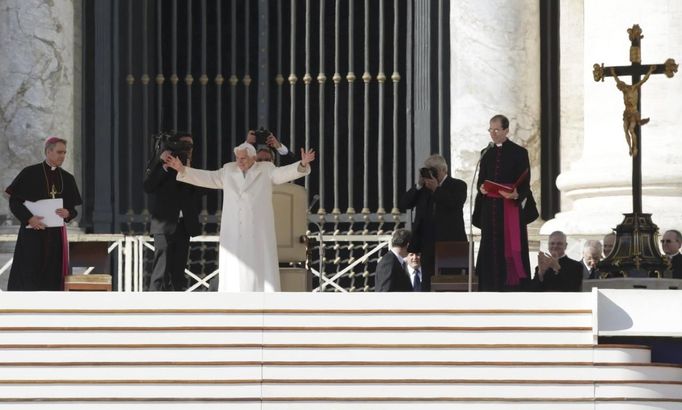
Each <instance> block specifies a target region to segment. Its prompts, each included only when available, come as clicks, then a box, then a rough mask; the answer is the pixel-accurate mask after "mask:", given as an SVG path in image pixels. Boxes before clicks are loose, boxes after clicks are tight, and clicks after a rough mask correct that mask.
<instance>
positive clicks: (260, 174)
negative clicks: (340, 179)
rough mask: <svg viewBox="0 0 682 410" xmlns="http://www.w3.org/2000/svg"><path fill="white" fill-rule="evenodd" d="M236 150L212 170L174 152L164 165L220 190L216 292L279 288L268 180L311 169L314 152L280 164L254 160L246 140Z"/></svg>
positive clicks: (180, 178)
mask: <svg viewBox="0 0 682 410" xmlns="http://www.w3.org/2000/svg"><path fill="white" fill-rule="evenodd" d="M234 153H235V156H236V161H235V162H230V163H227V164H225V165H223V167H222V169H219V170H215V171H206V170H201V169H194V168H190V167H187V166H184V165H183V164H182V163H181V162H180V161H179V160H178V159H177V158H175V157H169V158H168V159H167V161H166V164H167V165H168V166H170V167H171V168H174V169H175V170H177V171H178V175H177V180H178V181H182V182H185V183H188V184H192V185H197V186H201V187H205V188H213V189H222V190H223V212H222V217H221V220H220V251H219V254H218V257H219V271H220V272H219V275H218V278H219V285H218V291H219V292H278V291H279V290H280V283H279V267H278V266H279V265H278V259H277V242H276V236H275V217H274V210H273V208H272V185H273V184H283V183H285V182H289V181H293V180H294V179H296V178H300V177H302V176H305V175H308V174H310V165H309V163H310V162H311V161H313V160H314V159H315V152H314V151H313V150H309V151H305V150H303V149H301V161H298V162H295V163H293V164H291V165H287V166H283V167H275V166H274V165H273V164H272V163H271V162H256V150H255V148H254V147H253V146H252V145H251V144H248V143H244V144H241V145H240V146H238V147H237V148H235V149H234Z"/></svg>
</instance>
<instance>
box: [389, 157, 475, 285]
mask: <svg viewBox="0 0 682 410" xmlns="http://www.w3.org/2000/svg"><path fill="white" fill-rule="evenodd" d="M466 196H467V185H466V183H465V182H464V181H462V180H459V179H455V178H452V177H450V176H449V175H448V164H447V163H446V162H445V158H443V157H442V156H441V155H431V156H430V157H428V158H427V159H426V161H424V168H421V169H420V170H419V180H418V183H417V186H414V187H412V188H410V190H408V191H407V192H406V193H405V195H404V196H403V198H402V201H401V202H400V208H401V209H411V208H414V209H415V213H414V214H413V218H414V220H413V221H412V244H411V246H410V248H411V249H412V252H421V254H422V268H423V270H422V275H423V282H422V291H429V290H430V289H431V276H432V275H434V274H436V273H437V272H434V265H435V254H434V253H435V244H436V242H437V241H466V240H467V238H466V232H465V230H464V216H463V213H462V208H463V206H464V202H465V201H466Z"/></svg>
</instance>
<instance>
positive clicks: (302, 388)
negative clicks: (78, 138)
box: [0, 292, 682, 410]
mask: <svg viewBox="0 0 682 410" xmlns="http://www.w3.org/2000/svg"><path fill="white" fill-rule="evenodd" d="M594 301H595V298H594V295H593V294H590V293H577V294H576V293H573V294H511V293H505V294H493V293H487V294H476V293H474V294H460V293H456V294H455V293H450V294H446V293H441V294H409V293H404V294H305V293H298V294H293V293H290V294H284V293H281V294H217V293H203V294H202V293H197V294H179V293H147V294H140V293H11V292H8V293H4V294H3V295H2V298H1V299H0V409H28V408H41V409H73V408H96V409H105V408H106V409H202V410H208V409H320V408H325V409H377V408H380V409H381V408H391V409H474V410H478V409H572V410H574V409H578V410H580V409H619V410H622V409H626V410H629V409H682V367H679V366H671V365H661V364H652V363H651V362H650V357H651V355H650V351H649V350H648V348H646V347H642V346H625V345H610V346H600V345H596V344H595V340H596V334H597V332H596V329H595V328H594V324H595V323H596V320H595V315H594V314H593V312H594V309H595V308H594V306H595V303H594Z"/></svg>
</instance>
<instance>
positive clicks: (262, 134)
mask: <svg viewBox="0 0 682 410" xmlns="http://www.w3.org/2000/svg"><path fill="white" fill-rule="evenodd" d="M246 142H248V143H249V144H251V145H253V146H254V147H255V148H256V161H259V162H260V161H270V162H272V163H274V162H275V157H274V152H273V151H276V152H277V154H279V165H281V166H282V165H289V164H293V163H294V162H296V158H295V156H294V154H293V153H292V152H291V151H289V148H287V146H286V145H284V144H282V143H281V142H279V140H278V139H277V138H276V137H275V135H274V134H273V133H272V132H270V131H268V130H266V129H263V128H260V129H258V130H256V131H254V130H249V133H248V134H246ZM268 151H269V152H268Z"/></svg>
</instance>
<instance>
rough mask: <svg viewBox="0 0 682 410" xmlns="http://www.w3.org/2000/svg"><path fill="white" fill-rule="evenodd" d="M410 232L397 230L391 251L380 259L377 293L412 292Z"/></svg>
mask: <svg viewBox="0 0 682 410" xmlns="http://www.w3.org/2000/svg"><path fill="white" fill-rule="evenodd" d="M410 236H411V235H410V231H408V230H407V229H396V230H395V231H394V232H393V236H392V237H391V249H390V250H389V251H388V252H387V253H386V254H385V255H384V256H382V257H381V259H379V262H378V263H377V270H376V272H375V274H374V291H375V292H412V282H411V281H410V276H409V274H408V273H407V263H406V262H405V258H406V257H407V246H408V245H409V244H410Z"/></svg>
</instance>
